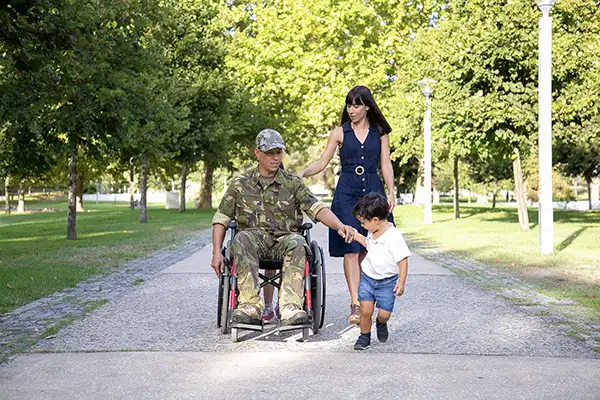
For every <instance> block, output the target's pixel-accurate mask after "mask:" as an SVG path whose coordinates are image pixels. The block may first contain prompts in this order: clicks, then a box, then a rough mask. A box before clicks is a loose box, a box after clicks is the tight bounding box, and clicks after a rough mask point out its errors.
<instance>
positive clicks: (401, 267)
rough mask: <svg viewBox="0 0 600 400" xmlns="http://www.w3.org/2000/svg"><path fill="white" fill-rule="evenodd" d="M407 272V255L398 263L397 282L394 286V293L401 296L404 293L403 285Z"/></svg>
mask: <svg viewBox="0 0 600 400" xmlns="http://www.w3.org/2000/svg"><path fill="white" fill-rule="evenodd" d="M407 274H408V257H406V258H405V259H403V260H402V261H400V262H399V263H398V282H397V283H396V286H395V287H394V294H395V295H396V296H402V295H403V294H404V285H406V275H407Z"/></svg>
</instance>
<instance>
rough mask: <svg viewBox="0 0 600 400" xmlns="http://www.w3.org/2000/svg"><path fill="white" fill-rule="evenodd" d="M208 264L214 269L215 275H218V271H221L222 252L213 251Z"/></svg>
mask: <svg viewBox="0 0 600 400" xmlns="http://www.w3.org/2000/svg"><path fill="white" fill-rule="evenodd" d="M210 266H211V267H212V269H214V270H215V273H216V274H217V276H219V273H220V272H221V271H223V266H224V264H223V254H221V252H218V253H213V256H212V261H211V262H210Z"/></svg>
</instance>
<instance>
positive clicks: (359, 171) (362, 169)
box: [354, 165, 365, 176]
mask: <svg viewBox="0 0 600 400" xmlns="http://www.w3.org/2000/svg"><path fill="white" fill-rule="evenodd" d="M354 172H356V175H358V176H361V175H362V174H364V173H365V167H363V166H362V165H359V166H357V167H356V168H355V169H354Z"/></svg>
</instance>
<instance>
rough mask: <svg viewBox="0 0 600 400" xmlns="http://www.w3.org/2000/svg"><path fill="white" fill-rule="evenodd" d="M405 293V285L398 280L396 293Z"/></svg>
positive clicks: (398, 294) (396, 294)
mask: <svg viewBox="0 0 600 400" xmlns="http://www.w3.org/2000/svg"><path fill="white" fill-rule="evenodd" d="M403 294H404V285H403V284H402V283H400V282H396V286H394V295H395V296H397V297H400V296H402V295H403Z"/></svg>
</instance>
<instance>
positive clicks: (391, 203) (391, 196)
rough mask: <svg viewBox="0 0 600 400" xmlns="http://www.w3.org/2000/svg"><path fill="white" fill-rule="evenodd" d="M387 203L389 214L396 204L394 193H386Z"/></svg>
mask: <svg viewBox="0 0 600 400" xmlns="http://www.w3.org/2000/svg"><path fill="white" fill-rule="evenodd" d="M387 201H388V205H389V206H390V214H391V213H392V211H394V207H395V206H396V196H394V193H388V195H387Z"/></svg>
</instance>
